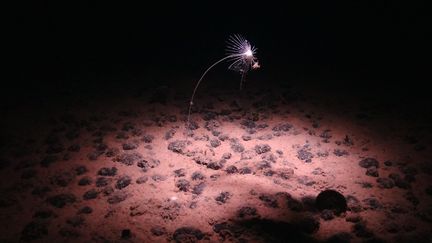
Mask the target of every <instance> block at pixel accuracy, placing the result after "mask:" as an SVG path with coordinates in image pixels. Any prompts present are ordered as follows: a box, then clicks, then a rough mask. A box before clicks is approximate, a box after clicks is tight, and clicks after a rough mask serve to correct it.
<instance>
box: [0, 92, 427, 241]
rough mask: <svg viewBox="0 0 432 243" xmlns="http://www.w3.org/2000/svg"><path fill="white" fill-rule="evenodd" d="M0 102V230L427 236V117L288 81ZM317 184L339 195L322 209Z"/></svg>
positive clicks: (44, 237)
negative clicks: (263, 86) (3, 105)
mask: <svg viewBox="0 0 432 243" xmlns="http://www.w3.org/2000/svg"><path fill="white" fill-rule="evenodd" d="M200 92H201V94H200V95H199V96H197V98H196V101H195V103H196V105H195V106H194V110H193V115H192V123H191V124H190V132H188V130H187V129H185V119H186V115H185V114H186V113H185V111H186V110H187V105H185V104H187V98H185V97H186V96H181V95H175V94H173V91H172V90H171V91H169V90H168V91H167V92H165V91H164V90H162V91H161V92H150V91H149V92H143V93H140V94H139V95H129V93H127V92H126V93H124V94H122V95H120V96H119V95H118V96H116V97H115V98H113V97H110V98H107V97H108V95H107V96H106V97H103V96H101V97H92V98H89V97H87V98H79V97H75V98H74V99H73V100H69V101H68V102H59V103H58V104H56V103H45V104H43V105H33V106H29V107H20V108H19V109H17V110H14V111H13V112H11V111H8V112H6V113H5V114H6V115H5V116H4V117H5V118H4V119H3V122H4V123H5V125H3V126H2V127H3V130H4V131H3V133H2V134H3V135H2V140H1V141H2V143H1V147H0V151H1V153H0V154H1V156H0V162H1V163H0V175H1V176H0V180H1V197H0V222H1V228H2V230H1V231H2V233H1V235H0V241H1V242H17V241H36V242H363V241H364V242H432V233H431V232H432V231H431V229H432V227H431V225H432V224H431V222H432V183H431V181H432V161H431V150H430V148H431V141H432V140H431V137H430V135H431V134H430V124H428V123H427V122H426V121H424V120H422V119H421V117H419V116H421V115H419V114H409V113H404V112H399V110H397V109H396V108H395V107H388V106H385V105H381V106H380V105H376V104H374V101H370V100H367V99H364V100H360V101H359V100H355V101H353V100H347V99H342V98H341V97H339V98H336V97H338V96H333V95H327V96H322V97H320V96H318V95H316V94H312V93H307V92H302V91H299V90H296V89H294V88H281V89H279V90H276V91H275V90H250V88H248V87H246V88H245V90H243V91H241V92H239V91H229V92H227V91H225V92H207V93H206V91H205V90H203V91H200ZM327 189H331V190H334V191H337V192H339V193H341V194H342V195H343V196H344V198H345V200H346V204H345V205H344V203H345V202H340V201H338V200H336V199H334V198H333V199H332V198H331V197H330V198H329V200H330V202H332V200H333V204H332V203H330V206H329V207H328V208H327V209H324V210H323V209H322V208H320V207H319V205H317V203H316V200H315V199H316V197H317V195H318V194H319V193H320V192H322V191H324V190H327Z"/></svg>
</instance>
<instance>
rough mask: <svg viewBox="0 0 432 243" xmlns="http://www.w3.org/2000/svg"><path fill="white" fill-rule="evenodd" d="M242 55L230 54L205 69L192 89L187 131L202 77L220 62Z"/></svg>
mask: <svg viewBox="0 0 432 243" xmlns="http://www.w3.org/2000/svg"><path fill="white" fill-rule="evenodd" d="M243 55H244V54H232V55H229V56H226V57H224V58H222V59H220V60H219V61H217V62H215V63H213V65H211V66H210V67H209V68H207V70H206V71H205V72H204V73H203V75H202V76H201V78H200V79H199V80H198V82H197V84H196V85H195V88H194V90H193V93H192V97H191V99H190V101H189V111H188V116H187V122H186V128H187V129H189V127H190V115H191V111H192V105H193V99H194V97H195V93H196V91H197V89H198V86H199V85H200V83H201V81H202V79H203V78H204V76H205V75H206V74H207V73H208V72H209V71H210V69H212V68H213V67H214V66H216V65H217V64H219V63H221V62H222V61H224V60H226V59H228V58H232V57H238V56H243Z"/></svg>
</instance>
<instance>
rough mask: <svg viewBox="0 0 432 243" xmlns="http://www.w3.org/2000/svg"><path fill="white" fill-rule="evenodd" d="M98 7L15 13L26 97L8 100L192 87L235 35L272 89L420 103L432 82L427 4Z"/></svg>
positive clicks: (54, 6) (41, 6) (19, 80)
mask: <svg viewBox="0 0 432 243" xmlns="http://www.w3.org/2000/svg"><path fill="white" fill-rule="evenodd" d="M90 2H91V1H88V2H84V3H82V2H76V1H71V2H69V3H66V2H64V1H57V2H54V3H48V2H39V1H35V2H33V3H29V4H21V5H19V6H14V8H13V13H14V16H13V18H11V19H10V23H9V28H10V30H11V31H12V33H11V34H9V35H8V38H10V39H11V45H10V47H8V49H9V50H11V52H12V55H11V58H10V61H9V63H11V64H12V66H13V68H12V69H11V70H12V71H13V77H14V78H15V79H16V81H14V82H11V86H16V87H18V88H16V87H15V88H14V89H12V91H8V92H7V93H8V94H12V95H15V94H18V93H22V92H23V90H27V91H29V92H36V93H37V92H38V90H42V89H45V90H46V89H50V88H52V87H53V85H52V83H56V84H57V86H58V85H67V84H68V83H70V82H74V83H75V84H77V82H78V83H79V84H80V85H82V86H83V87H84V88H85V87H86V85H88V86H89V87H90V86H91V85H92V84H96V83H98V82H102V81H101V80H103V82H118V81H119V80H121V81H122V82H128V81H130V82H139V83H140V84H145V83H146V82H150V81H149V79H145V78H142V77H143V76H145V75H147V77H149V76H151V77H157V80H159V82H164V80H165V77H175V76H178V77H183V79H193V78H196V77H198V76H199V75H200V74H201V73H202V71H203V70H204V69H205V68H206V67H208V66H209V65H210V64H211V63H212V62H214V61H216V60H218V59H219V58H221V57H223V56H224V54H225V53H224V48H225V46H224V45H225V40H226V39H227V37H228V36H229V35H230V34H233V33H239V34H242V35H244V36H245V37H247V38H248V39H249V40H250V41H251V42H252V43H253V44H254V45H255V46H257V47H258V54H257V55H258V58H259V59H260V63H261V65H262V69H261V70H260V71H259V75H260V77H267V81H266V82H269V85H271V83H272V80H273V79H271V78H268V77H277V78H278V79H279V81H280V80H281V79H283V80H284V82H294V80H301V81H302V82H310V83H311V84H313V83H314V82H315V83H316V82H320V83H322V82H328V83H329V85H330V84H332V83H338V84H344V85H343V86H344V87H346V88H347V89H350V87H359V86H362V87H365V86H366V87H369V88H370V89H377V88H382V89H384V90H385V89H386V88H387V87H389V86H398V87H399V88H400V89H399V90H400V91H403V92H405V91H406V90H411V91H412V92H414V93H413V95H416V93H415V92H417V91H423V90H425V89H424V88H425V87H426V84H424V83H423V81H427V80H428V79H429V77H430V75H429V71H428V70H429V66H430V63H431V62H430V51H429V44H428V41H427V34H428V30H429V29H430V26H429V24H428V23H429V17H428V13H427V11H426V10H427V9H426V6H425V5H424V4H423V3H421V2H413V1H319V2H313V1H289V2H282V1H277V2H274V3H271V2H269V1H260V2H257V3H253V2H247V1H236V2H234V1H232V2H231V3H223V2H220V1H212V2H208V1H205V2H204V1H196V2H190V1H175V3H172V2H157V3H150V2H147V1H141V2H139V3H125V2H123V1H118V2H117V3H109V2H98V3H90ZM144 74H145V75H144ZM112 77H117V78H112ZM185 77H187V78H185ZM131 80H134V81H131ZM153 81H154V79H153ZM192 83H193V82H191V83H190V84H187V85H190V86H191V87H192ZM8 86H9V84H6V86H5V87H4V88H7V87H8ZM41 87H42V88H41ZM413 87H415V88H413ZM36 88H37V89H36ZM4 90H5V89H4ZM24 93H25V92H24Z"/></svg>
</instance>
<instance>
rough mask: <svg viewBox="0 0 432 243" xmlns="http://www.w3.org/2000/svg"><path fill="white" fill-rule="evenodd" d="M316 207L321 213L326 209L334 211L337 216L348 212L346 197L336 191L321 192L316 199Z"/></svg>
mask: <svg viewBox="0 0 432 243" xmlns="http://www.w3.org/2000/svg"><path fill="white" fill-rule="evenodd" d="M315 205H316V207H317V208H318V209H319V210H320V211H321V210H324V209H329V210H333V211H334V212H335V213H336V214H340V213H343V212H345V211H346V210H347V202H346V199H345V197H344V196H343V195H342V194H341V193H339V192H337V191H335V190H325V191H322V192H320V194H318V196H317V197H316V199H315Z"/></svg>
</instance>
